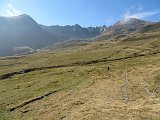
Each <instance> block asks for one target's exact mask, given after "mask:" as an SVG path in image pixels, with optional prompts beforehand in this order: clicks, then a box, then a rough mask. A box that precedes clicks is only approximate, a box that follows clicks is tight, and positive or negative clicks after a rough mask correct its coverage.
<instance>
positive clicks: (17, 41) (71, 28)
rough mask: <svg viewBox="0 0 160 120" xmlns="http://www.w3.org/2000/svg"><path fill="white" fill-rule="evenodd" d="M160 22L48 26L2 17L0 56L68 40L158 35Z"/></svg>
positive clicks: (131, 19)
mask: <svg viewBox="0 0 160 120" xmlns="http://www.w3.org/2000/svg"><path fill="white" fill-rule="evenodd" d="M159 30H160V22H157V23H156V22H147V21H143V20H139V19H135V18H130V19H124V20H120V21H118V22H117V23H115V24H114V25H112V26H110V27H108V28H107V27H106V26H105V25H104V26H100V27H81V26H80V25H78V24H76V25H66V26H59V25H54V26H45V25H40V24H38V23H37V22H36V21H35V20H34V19H33V18H31V17H30V16H29V15H25V14H23V15H19V16H14V17H0V42H1V44H0V56H8V55H14V54H17V53H18V54H19V53H28V51H34V50H35V49H41V48H44V47H47V46H53V45H56V44H57V43H62V44H64V43H66V42H65V41H67V43H68V41H74V40H75V41H82V40H86V39H91V40H92V38H93V40H98V39H110V38H111V39H112V38H118V37H119V36H121V37H124V36H126V35H128V34H130V33H133V32H135V33H136V32H138V33H144V32H155V31H159Z"/></svg>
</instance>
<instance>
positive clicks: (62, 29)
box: [40, 24, 107, 40]
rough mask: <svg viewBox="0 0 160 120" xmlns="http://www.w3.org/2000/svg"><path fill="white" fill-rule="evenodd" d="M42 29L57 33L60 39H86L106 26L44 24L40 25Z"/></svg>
mask: <svg viewBox="0 0 160 120" xmlns="http://www.w3.org/2000/svg"><path fill="white" fill-rule="evenodd" d="M40 26H41V27H42V28H43V29H45V30H46V31H48V32H49V33H51V34H53V35H58V36H59V37H60V39H61V40H63V39H66V40H68V39H87V38H92V37H95V36H98V35H100V34H101V33H102V32H104V31H105V30H106V29H107V27H106V26H105V25H104V26H100V27H87V28H85V27H81V26H80V25H78V24H76V25H72V26H71V25H67V26H59V25H55V26H44V25H40Z"/></svg>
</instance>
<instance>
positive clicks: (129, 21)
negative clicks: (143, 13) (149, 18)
mask: <svg viewBox="0 0 160 120" xmlns="http://www.w3.org/2000/svg"><path fill="white" fill-rule="evenodd" d="M144 23H145V21H143V20H140V19H137V18H128V19H122V20H120V21H118V22H117V23H116V24H115V25H124V24H144Z"/></svg>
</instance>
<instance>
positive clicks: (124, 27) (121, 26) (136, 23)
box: [102, 18, 151, 37]
mask: <svg viewBox="0 0 160 120" xmlns="http://www.w3.org/2000/svg"><path fill="white" fill-rule="evenodd" d="M149 24H151V22H146V21H143V20H139V19H136V18H130V19H123V20H121V21H118V22H117V23H115V24H114V25H112V26H110V27H108V29H107V30H106V31H104V32H103V33H102V36H108V37H115V36H117V35H122V34H127V33H132V32H135V31H138V30H140V29H142V28H143V27H144V26H146V25H149Z"/></svg>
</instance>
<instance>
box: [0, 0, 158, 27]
mask: <svg viewBox="0 0 160 120" xmlns="http://www.w3.org/2000/svg"><path fill="white" fill-rule="evenodd" d="M20 14H28V15H30V16H31V17H32V18H33V19H35V20H36V21H37V22H38V23H39V24H43V25H74V24H79V25H81V26H84V27H87V26H102V25H106V26H110V25H112V24H114V23H115V22H117V21H118V20H121V19H128V18H138V19H142V20H147V21H160V0H0V16H7V17H11V16H17V15H20Z"/></svg>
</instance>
